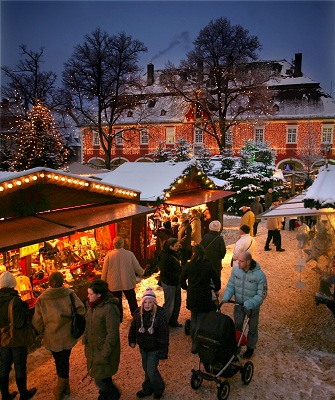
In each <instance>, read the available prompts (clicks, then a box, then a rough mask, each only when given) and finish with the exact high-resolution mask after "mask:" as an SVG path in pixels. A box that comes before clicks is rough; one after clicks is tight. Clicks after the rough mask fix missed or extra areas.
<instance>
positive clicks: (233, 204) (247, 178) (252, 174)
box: [225, 140, 282, 215]
mask: <svg viewBox="0 0 335 400" xmlns="http://www.w3.org/2000/svg"><path fill="white" fill-rule="evenodd" d="M240 155H241V157H240V159H239V160H238V162H236V164H235V166H234V167H233V168H232V169H231V171H230V176H229V177H227V178H226V180H227V181H228V182H229V183H228V184H227V185H226V186H225V189H227V190H231V191H233V192H235V193H236V194H235V195H234V196H231V197H229V198H228V199H227V201H226V204H227V208H226V211H227V212H229V213H231V214H235V215H240V214H241V210H240V208H241V207H242V206H243V205H246V206H248V205H249V204H250V203H251V202H252V201H253V199H254V198H255V196H261V195H263V194H264V193H265V192H266V191H267V189H268V188H269V187H271V188H273V187H274V183H275V182H276V183H277V184H278V183H279V184H280V180H279V179H278V178H276V177H274V171H275V167H274V160H275V152H274V151H273V150H272V149H269V148H268V144H267V143H255V142H253V141H251V140H246V141H245V145H244V146H243V147H242V149H241V150H240ZM281 189H282V187H281V186H279V185H277V187H276V188H275V191H276V192H278V193H279V194H280V191H281Z"/></svg>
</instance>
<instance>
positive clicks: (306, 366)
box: [11, 218, 335, 400]
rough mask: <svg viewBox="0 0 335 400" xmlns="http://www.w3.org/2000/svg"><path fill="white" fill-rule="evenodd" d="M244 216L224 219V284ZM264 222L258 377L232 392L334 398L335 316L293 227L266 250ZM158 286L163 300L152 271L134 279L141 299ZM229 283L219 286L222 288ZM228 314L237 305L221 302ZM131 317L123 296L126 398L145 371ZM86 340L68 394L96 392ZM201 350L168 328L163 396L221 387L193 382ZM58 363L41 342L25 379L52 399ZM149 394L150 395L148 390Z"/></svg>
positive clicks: (202, 395) (236, 383) (75, 355)
mask: <svg viewBox="0 0 335 400" xmlns="http://www.w3.org/2000/svg"><path fill="white" fill-rule="evenodd" d="M238 225H239V219H238V218H229V219H225V221H224V236H225V240H226V243H227V249H228V251H227V255H226V257H225V260H224V264H223V271H222V282H223V286H224V284H225V282H227V279H228V278H229V275H230V271H231V269H230V266H229V262H230V258H231V254H232V250H233V246H234V243H235V240H236V237H237V232H238ZM264 225H265V223H264V222H262V223H261V224H260V225H259V232H258V235H257V237H256V241H257V244H258V246H257V247H258V249H257V257H255V258H256V259H257V261H259V262H260V264H261V267H262V269H263V270H264V272H265V273H266V275H267V278H268V286H269V293H268V297H267V299H266V301H265V302H264V304H263V306H262V309H261V316H260V327H259V336H260V337H259V342H258V347H257V349H256V351H255V353H254V356H253V358H252V362H253V363H254V368H255V371H254V377H253V379H252V381H251V383H250V384H249V385H248V386H245V385H243V384H242V381H241V379H240V374H237V375H235V376H234V377H233V378H230V379H229V383H230V386H231V392H230V396H229V398H230V399H239V400H250V399H259V400H272V399H285V400H297V399H299V400H305V399H306V400H307V399H308V400H310V399H313V400H335V335H334V332H335V320H334V318H333V316H332V314H331V312H330V311H329V310H328V309H327V308H326V306H324V305H319V306H316V305H315V302H314V295H315V293H316V292H317V291H318V287H319V283H318V277H317V274H316V272H315V270H314V269H313V268H314V267H315V262H314V261H310V262H309V263H308V264H307V265H306V268H305V271H304V272H302V273H301V277H299V273H298V272H297V271H296V270H295V265H296V264H295V261H296V259H297V257H298V250H297V241H296V239H295V236H296V232H289V231H286V230H285V231H282V239H283V240H282V242H283V245H282V247H283V248H285V249H286V252H284V253H277V252H276V251H275V249H274V248H273V249H272V251H269V252H264V251H263V248H264V243H265V240H266V235H267V230H266V228H265V226H264ZM300 281H301V282H303V283H305V288H304V289H297V288H296V284H297V282H300ZM148 286H150V287H153V288H154V289H155V291H156V294H157V298H158V302H159V304H161V305H162V304H163V292H162V290H161V289H160V288H159V287H157V286H156V278H155V276H152V277H150V278H148V279H145V280H143V281H142V282H140V283H139V284H138V286H137V297H138V299H139V301H140V299H141V296H142V293H143V292H144V290H145V288H146V287H148ZM223 290H224V287H223V288H222V289H221V291H220V293H221V294H222V292H223ZM185 299H186V296H185V292H184V291H183V304H182V310H181V313H180V319H179V320H180V322H181V323H183V324H184V323H185V320H186V319H187V318H189V315H190V314H189V311H188V310H187V309H186V307H185ZM223 311H225V312H227V313H228V314H230V315H231V312H232V306H231V305H228V304H227V305H224V310H223ZM130 322H131V316H130V314H129V310H128V306H127V302H126V301H125V303H124V321H123V323H122V324H121V328H120V335H121V343H122V348H121V363H120V367H119V371H118V373H117V374H116V375H115V377H114V381H115V383H116V384H117V385H118V386H119V388H120V390H121V391H122V396H121V399H124V400H126V399H135V398H136V396H135V393H136V392H137V391H138V390H139V389H140V388H141V382H142V379H143V372H142V367H141V359H140V355H139V351H138V348H136V349H131V348H130V347H129V346H128V342H127V335H128V329H129V325H130ZM83 350H84V349H83V346H82V344H81V343H78V344H77V345H76V346H75V347H74V349H73V351H72V355H71V371H70V383H71V395H70V396H68V397H65V399H69V400H70V399H71V400H91V399H92V400H93V399H97V397H98V391H97V388H96V387H95V385H94V382H92V381H91V380H90V378H89V377H88V378H86V379H84V381H82V379H83V378H84V377H85V376H86V363H85V356H84V352H83ZM197 366H198V356H197V355H193V354H191V339H190V337H189V336H186V335H185V334H184V330H183V328H172V329H171V331H170V351H169V359H168V360H165V361H162V362H161V364H160V370H161V373H162V375H163V377H164V379H165V381H166V391H165V393H164V397H163V398H164V399H166V400H176V399H189V400H191V399H192V400H193V399H198V400H200V399H204V400H215V399H216V398H217V390H216V387H215V384H214V383H213V382H208V381H204V382H203V384H202V386H201V387H200V388H199V389H198V390H197V391H194V390H193V389H192V388H191V386H190V378H191V369H192V368H197ZM55 380H56V375H55V367H54V363H53V360H52V357H51V355H50V354H49V353H48V352H47V351H46V350H45V349H44V348H43V347H42V348H40V349H37V350H36V351H34V352H33V353H31V354H29V357H28V386H29V387H32V386H36V387H37V388H38V391H37V394H36V396H35V397H34V400H48V399H52V398H53V396H52V392H51V389H52V387H53V385H54V384H55ZM11 389H12V390H14V389H15V383H14V376H11ZM148 398H152V397H148Z"/></svg>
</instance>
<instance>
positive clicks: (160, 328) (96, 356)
mask: <svg viewBox="0 0 335 400" xmlns="http://www.w3.org/2000/svg"><path fill="white" fill-rule="evenodd" d="M248 211H249V209H248V208H246V209H245V211H244V213H245V214H246V213H247V212H248ZM198 219H199V216H198V215H197V213H196V212H192V213H191V216H189V215H188V214H182V215H181V224H180V227H179V230H178V232H177V237H174V236H173V235H171V236H170V237H167V238H165V239H164V240H162V241H161V245H162V246H161V252H160V255H159V263H158V266H159V270H160V281H161V286H162V288H163V291H164V305H163V306H162V307H161V306H159V305H158V304H157V300H156V295H155V293H154V291H153V290H152V289H151V288H148V289H147V290H146V291H145V293H144V294H143V297H142V301H141V305H140V306H139V307H138V304H137V299H136V293H135V286H136V282H137V278H136V277H137V276H140V277H141V276H143V274H144V270H143V269H142V268H141V266H140V264H139V262H138V260H137V259H136V257H135V255H134V254H133V253H132V252H131V251H129V250H125V249H124V240H123V239H122V238H121V237H116V238H115V239H114V241H113V245H114V248H113V250H111V251H109V252H108V254H107V255H106V257H105V260H104V265H103V269H102V275H101V279H99V280H95V281H93V282H92V283H91V284H90V286H89V288H88V294H87V304H86V306H85V305H84V304H83V303H82V301H81V300H80V299H79V298H78V296H77V295H76V294H75V293H74V291H73V290H71V289H69V288H67V287H65V286H64V285H63V283H64V280H63V275H62V273H60V272H58V271H57V272H53V273H51V274H50V276H49V288H48V289H46V290H45V292H43V293H42V294H41V295H40V296H39V298H38V300H37V303H36V306H35V311H34V315H33V318H32V323H33V326H34V328H35V329H36V331H37V332H38V333H39V334H40V336H42V337H43V344H44V346H45V347H46V348H47V349H48V350H50V352H51V354H52V356H53V359H54V362H55V367H56V373H57V378H58V379H57V382H56V385H55V387H54V388H53V389H52V392H53V395H54V398H55V400H62V399H63V397H64V396H66V395H69V394H70V392H71V388H70V383H69V371H70V355H71V350H72V348H73V347H74V345H75V344H76V343H77V339H75V338H74V337H73V336H72V334H71V317H72V311H73V309H72V302H71V296H72V297H73V299H74V303H75V308H76V311H77V312H78V313H79V314H81V315H85V316H86V329H85V332H84V335H83V344H84V347H85V348H84V351H85V356H86V361H87V371H88V374H89V375H90V376H91V377H92V378H93V379H94V381H95V384H96V386H97V387H98V390H99V397H98V400H106V399H119V398H120V396H121V394H120V390H119V389H118V388H117V387H116V386H115V384H114V382H113V379H112V377H113V375H114V374H115V373H116V372H117V370H118V366H119V362H120V332H119V329H120V323H121V322H122V319H123V307H122V295H123V294H125V297H126V299H127V301H128V304H129V308H130V312H131V315H132V322H131V325H130V329H129V333H128V342H129V346H130V347H132V348H134V347H135V346H136V344H138V346H139V349H140V354H141V357H142V367H143V371H144V380H143V383H142V389H141V390H139V391H138V392H137V393H136V396H137V398H144V397H147V396H151V395H153V397H154V398H155V399H160V398H161V397H162V396H163V392H164V390H165V382H164V380H163V377H162V376H161V374H160V372H159V370H158V365H159V361H160V360H163V359H166V358H167V357H168V348H169V327H171V328H178V327H181V326H182V325H181V323H180V322H179V321H178V317H179V313H180V307H181V289H184V290H186V291H187V300H186V307H187V308H188V309H189V310H190V311H191V338H192V347H191V351H192V353H197V346H198V343H197V336H196V333H197V330H198V328H199V326H200V325H201V323H202V321H203V320H204V318H205V317H206V315H207V314H208V313H209V312H210V311H212V310H214V309H215V305H214V304H213V292H214V293H217V292H218V291H219V290H220V288H221V270H222V260H223V259H224V257H225V255H226V246H225V242H224V239H223V236H222V234H221V223H220V222H219V221H217V220H214V221H211V222H210V224H209V227H208V232H207V233H205V234H203V235H202V234H201V224H199V223H198ZM199 222H200V219H199ZM251 223H252V224H254V222H252V219H250V220H249V219H248V224H249V225H250V224H251ZM249 225H247V224H246V218H245V219H244V223H243V225H241V226H240V238H239V241H240V243H238V242H239V241H238V242H237V243H236V246H235V250H236V251H234V255H233V258H234V263H233V269H232V273H231V276H230V279H229V281H228V283H227V287H226V290H225V292H224V294H223V297H222V301H224V302H225V301H228V300H230V299H231V298H232V297H233V296H234V297H235V300H236V301H237V302H238V303H239V304H238V305H236V306H235V309H234V318H235V324H236V328H237V329H241V324H242V323H243V320H244V318H245V317H246V316H247V315H248V316H250V320H249V333H248V348H247V352H246V353H245V357H251V356H252V353H253V351H254V348H255V347H256V343H257V339H258V319H259V308H260V305H261V304H262V302H263V300H264V298H265V296H266V293H267V282H266V277H265V275H264V273H263V272H262V271H261V269H260V265H259V264H258V263H257V262H256V261H254V259H253V257H252V252H253V249H254V243H253V241H254V237H253V235H251V234H250V231H251V228H250V226H249ZM193 226H194V227H195V228H194V230H193ZM166 228H167V229H170V227H169V225H167V227H166ZM199 229H200V235H199V234H198V230H199ZM249 242H250V243H249ZM247 246H248V247H247ZM238 249H240V250H238ZM8 274H9V275H8ZM15 284H16V281H15V278H14V277H13V276H12V275H11V274H10V273H9V272H5V273H3V274H1V275H0V327H2V326H5V325H6V323H8V318H7V316H6V315H7V310H8V304H9V299H10V298H12V297H15V299H16V305H15V311H16V312H15V315H16V317H15V319H14V323H15V324H17V326H18V327H19V326H22V324H24V323H26V321H27V318H28V316H27V310H26V308H27V307H26V308H25V306H24V305H26V303H24V302H23V301H22V300H21V299H20V297H19V296H18V293H17V291H16V290H15V289H14V287H15ZM250 310H252V314H251V315H250ZM27 347H28V344H27V346H24V347H23V348H22V349H20V348H14V347H13V348H6V347H0V390H1V393H2V398H3V399H4V400H11V399H14V398H15V397H16V395H17V392H13V393H9V389H8V388H9V372H10V370H11V365H12V363H13V361H14V366H15V372H16V383H17V387H18V389H19V392H20V399H21V400H28V399H30V398H32V397H33V396H34V395H35V393H36V390H37V389H36V388H32V389H29V390H28V389H27V386H26V381H27V374H26V360H27Z"/></svg>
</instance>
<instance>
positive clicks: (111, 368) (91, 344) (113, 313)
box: [83, 279, 121, 400]
mask: <svg viewBox="0 0 335 400" xmlns="http://www.w3.org/2000/svg"><path fill="white" fill-rule="evenodd" d="M87 298H88V310H87V316H86V329H85V333H84V337H83V344H84V346H85V356H86V362H87V370H88V374H89V376H91V377H92V378H93V379H94V382H95V384H96V385H97V387H98V388H99V397H98V400H117V399H119V398H120V396H121V393H120V390H119V389H118V388H117V387H116V386H115V385H114V382H113V380H112V376H113V375H115V374H116V372H117V370H118V368H119V363H120V331H119V328H120V311H119V307H118V300H117V299H116V298H115V297H114V296H113V295H112V294H111V293H110V292H109V291H108V285H107V283H106V282H105V281H102V280H100V279H99V280H96V281H93V282H92V283H91V285H90V286H89V288H88V289H87Z"/></svg>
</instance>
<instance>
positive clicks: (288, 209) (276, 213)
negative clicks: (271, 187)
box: [257, 193, 335, 218]
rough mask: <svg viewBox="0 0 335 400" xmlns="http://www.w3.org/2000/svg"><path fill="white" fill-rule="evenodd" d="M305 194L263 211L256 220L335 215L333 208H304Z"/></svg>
mask: <svg viewBox="0 0 335 400" xmlns="http://www.w3.org/2000/svg"><path fill="white" fill-rule="evenodd" d="M304 198H305V193H303V194H300V195H298V196H295V197H293V198H291V199H289V200H287V201H285V202H284V203H282V204H279V206H277V207H275V208H273V209H272V210H268V211H265V212H264V213H262V214H259V215H258V216H257V218H274V217H289V216H297V217H301V216H308V215H328V214H333V213H335V209H334V208H322V209H320V210H317V209H316V208H305V206H304Z"/></svg>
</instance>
